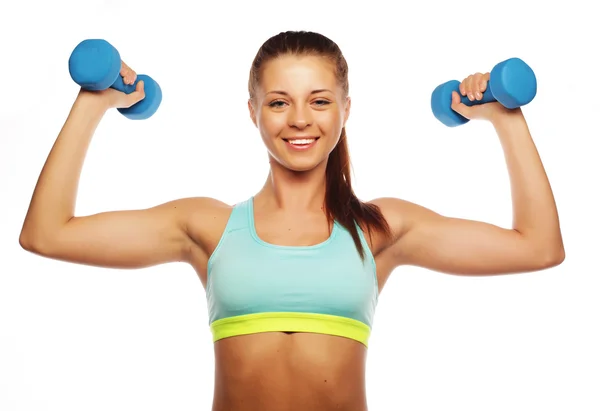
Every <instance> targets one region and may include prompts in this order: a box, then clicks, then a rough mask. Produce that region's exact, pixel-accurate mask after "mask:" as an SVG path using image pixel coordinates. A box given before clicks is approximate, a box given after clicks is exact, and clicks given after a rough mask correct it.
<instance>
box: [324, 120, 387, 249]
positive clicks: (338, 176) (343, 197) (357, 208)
mask: <svg viewBox="0 0 600 411" xmlns="http://www.w3.org/2000/svg"><path fill="white" fill-rule="evenodd" d="M350 171H351V170H350V155H349V152H348V141H347V137H346V128H345V127H344V128H342V134H341V136H340V140H339V141H338V144H337V145H336V146H335V148H334V149H333V151H332V152H331V153H330V154H329V159H328V161H327V170H326V172H325V175H326V177H325V178H326V193H325V209H326V212H327V217H328V219H329V220H330V222H333V221H337V222H338V223H339V224H341V225H342V226H343V227H344V228H346V229H347V230H348V231H349V232H350V234H351V235H352V239H353V240H354V244H355V245H356V248H357V250H358V252H359V254H360V256H361V258H362V259H363V260H364V258H365V250H364V247H363V244H362V243H361V241H360V237H359V234H358V229H357V227H356V224H358V225H359V226H360V228H361V229H362V230H363V231H365V229H366V231H368V234H369V236H370V235H371V230H372V229H375V230H376V231H382V232H384V233H386V234H388V235H389V233H390V229H389V226H388V224H387V222H386V220H385V218H384V216H383V214H381V211H380V210H379V207H377V206H376V205H374V204H367V203H363V202H362V201H360V200H359V199H358V198H357V197H356V195H355V194H354V190H353V189H352V180H351V176H350Z"/></svg>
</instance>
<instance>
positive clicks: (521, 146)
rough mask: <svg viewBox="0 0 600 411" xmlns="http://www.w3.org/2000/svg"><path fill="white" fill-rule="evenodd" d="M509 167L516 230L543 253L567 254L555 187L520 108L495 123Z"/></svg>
mask: <svg viewBox="0 0 600 411" xmlns="http://www.w3.org/2000/svg"><path fill="white" fill-rule="evenodd" d="M492 124H493V125H494V128H495V129H496V132H497V133H498V137H499V138H500V142H501V144H502V148H503V150H504V155H505V159H506V164H507V167H508V172H509V177H510V184H511V194H512V204H513V229H514V230H516V231H518V232H519V233H521V234H522V235H523V236H524V237H525V238H527V239H528V240H530V241H531V242H532V243H533V244H534V245H535V247H536V249H538V250H540V251H543V252H550V253H560V254H562V252H563V243H562V236H561V232H560V225H559V218H558V211H557V209H556V203H555V200H554V195H553V193H552V188H551V186H550V182H549V181H548V177H547V175H546V172H545V170H544V166H543V164H542V161H541V159H540V156H539V154H538V151H537V148H536V147H535V144H534V142H533V139H532V137H531V134H530V132H529V128H528V126H527V122H526V121H525V118H524V117H523V114H522V112H521V110H520V109H517V110H512V111H511V112H508V113H503V114H502V115H499V116H498V117H497V118H495V119H494V120H492Z"/></svg>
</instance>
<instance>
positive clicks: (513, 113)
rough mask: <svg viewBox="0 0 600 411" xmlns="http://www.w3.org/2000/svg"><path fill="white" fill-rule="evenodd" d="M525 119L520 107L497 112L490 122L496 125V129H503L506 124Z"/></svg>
mask: <svg viewBox="0 0 600 411" xmlns="http://www.w3.org/2000/svg"><path fill="white" fill-rule="evenodd" d="M522 119H523V112H522V111H521V108H520V107H517V108H515V109H507V108H503V109H502V110H498V111H496V112H495V113H494V114H493V115H492V116H491V117H490V119H489V120H490V122H491V123H492V124H493V125H494V127H496V128H498V127H502V126H505V125H506V124H510V123H514V122H520V121H522Z"/></svg>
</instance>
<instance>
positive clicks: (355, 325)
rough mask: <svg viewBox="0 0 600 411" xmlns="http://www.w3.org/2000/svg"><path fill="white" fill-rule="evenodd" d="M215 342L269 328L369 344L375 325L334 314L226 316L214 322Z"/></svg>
mask: <svg viewBox="0 0 600 411" xmlns="http://www.w3.org/2000/svg"><path fill="white" fill-rule="evenodd" d="M210 330H211V332H212V335H213V342H215V341H218V340H220V339H222V338H227V337H233V336H236V335H246V334H255V333H261V332H269V331H290V332H310V333H317V334H328V335H337V336H340V337H346V338H351V339H353V340H356V341H358V342H360V343H362V344H364V345H365V346H366V347H368V341H369V336H370V334H371V329H370V328H369V326H368V325H366V324H365V323H363V322H360V321H358V320H355V319H352V318H346V317H340V316H336V315H330V314H317V313H295V312H268V313H256V314H245V315H239V316H235V317H229V318H222V319H220V320H216V321H214V322H213V323H212V324H211V325H210Z"/></svg>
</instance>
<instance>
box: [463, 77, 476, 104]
mask: <svg viewBox="0 0 600 411" xmlns="http://www.w3.org/2000/svg"><path fill="white" fill-rule="evenodd" d="M465 91H466V92H467V98H468V99H469V101H473V100H475V92H474V90H473V76H472V75H471V76H469V77H467V79H466V80H465Z"/></svg>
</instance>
